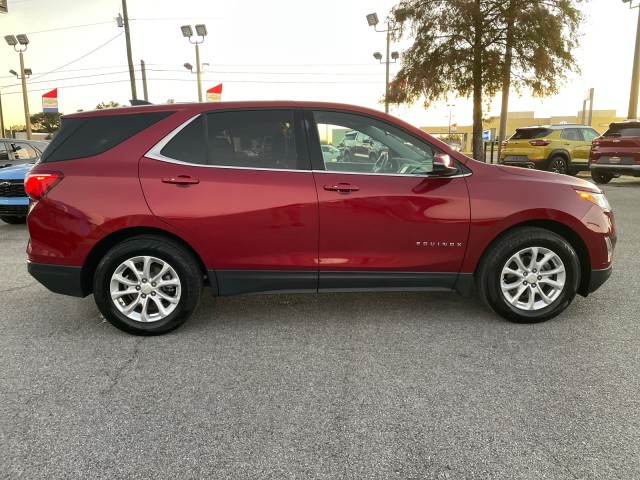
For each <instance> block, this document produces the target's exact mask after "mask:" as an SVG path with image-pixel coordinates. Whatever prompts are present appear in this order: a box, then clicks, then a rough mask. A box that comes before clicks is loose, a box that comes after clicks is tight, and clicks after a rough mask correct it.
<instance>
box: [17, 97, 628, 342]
mask: <svg viewBox="0 0 640 480" xmlns="http://www.w3.org/2000/svg"><path fill="white" fill-rule="evenodd" d="M338 129H340V131H344V130H345V129H347V130H348V129H351V130H357V131H360V132H363V133H365V134H366V135H368V136H370V137H371V138H372V139H373V140H374V141H377V142H380V143H381V144H383V145H385V148H387V152H383V153H382V154H381V155H380V157H379V158H378V159H377V160H376V161H375V162H374V163H363V162H352V163H345V162H333V161H327V162H325V161H324V159H323V155H322V149H321V140H320V139H321V138H323V137H324V138H327V137H330V136H331V132H332V131H334V130H335V131H336V132H337V131H338ZM336 136H337V134H336ZM265 138H270V142H269V146H270V148H268V149H265V148H263V145H264V139H265ZM25 189H26V191H27V193H28V194H29V196H30V198H31V205H30V211H29V216H28V227H29V235H30V239H29V243H28V246H27V253H28V257H29V263H28V269H29V272H30V273H31V274H32V275H33V276H34V277H35V278H36V279H37V280H39V281H40V282H41V283H42V284H43V285H45V286H46V287H47V288H49V289H50V290H52V291H54V292H58V293H62V294H66V295H73V296H78V297H84V296H86V295H89V294H91V293H93V295H94V297H95V300H96V303H97V305H98V307H99V309H100V311H101V312H102V313H103V314H104V316H105V318H106V319H107V320H108V321H109V322H111V323H112V324H113V325H115V326H116V327H118V328H120V329H122V330H124V331H127V332H130V333H134V334H139V335H153V334H160V333H165V332H168V331H170V330H172V329H174V328H177V327H178V326H179V325H181V324H182V323H183V322H184V321H185V320H186V319H187V318H188V317H189V316H190V315H191V314H192V313H193V311H194V309H195V308H196V306H197V304H198V300H199V297H200V295H201V291H202V288H203V286H208V287H209V288H210V290H211V292H212V294H213V295H236V294H248V293H261V292H269V293H273V292H307V293H309V292H348V291H389V290H414V291H416V290H419V291H422V290H439V291H457V292H459V293H461V294H463V295H467V294H469V293H470V292H471V290H472V287H473V286H474V285H475V286H476V288H477V291H478V293H479V295H480V296H481V297H482V298H483V299H484V301H485V302H486V304H487V305H488V306H489V307H491V308H492V309H493V310H494V311H495V312H497V313H498V314H500V315H502V316H503V317H504V318H507V319H509V320H511V321H514V322H522V323H531V322H541V321H545V320H548V319H550V318H552V317H554V316H556V315H558V314H559V313H560V312H562V311H563V310H564V309H565V308H566V307H567V306H568V305H569V304H570V303H571V301H572V300H573V299H574V297H575V294H576V293H579V294H581V295H583V296H586V295H588V294H589V293H591V292H593V291H595V290H596V289H597V288H598V287H599V286H600V285H601V284H602V283H603V282H605V281H606V279H607V278H608V277H609V275H610V274H611V270H612V255H613V249H614V245H615V242H616V231H615V227H614V219H613V213H612V212H611V209H610V207H609V204H608V202H607V200H606V198H605V196H604V194H603V192H602V191H601V190H600V189H598V188H597V187H596V186H595V185H593V184H592V183H590V182H587V181H584V180H580V179H576V178H572V177H568V176H558V175H555V174H550V173H547V172H539V171H533V170H527V169H521V168H511V167H505V166H498V165H487V164H484V163H480V162H476V161H474V160H471V159H469V158H467V157H465V156H463V155H461V154H459V153H458V152H455V151H454V150H452V149H451V148H449V147H448V146H447V145H445V144H444V143H442V142H439V141H438V140H436V139H434V138H433V137H431V136H430V135H428V134H426V133H425V132H423V131H421V130H419V129H417V128H415V127H413V126H411V125H409V124H407V123H405V122H403V121H401V120H398V119H396V118H394V117H391V116H389V115H386V114H383V113H380V112H377V111H374V110H370V109H365V108H360V107H354V106H348V105H342V104H327V103H315V102H314V103H312V102H238V103H235V102H228V103H227V102H225V103H217V104H214V103H198V104H173V105H157V106H146V107H129V108H123V109H109V110H102V111H94V112H81V113H76V114H73V115H67V116H64V117H63V118H62V127H61V129H60V131H59V133H58V134H57V136H56V137H55V139H54V140H53V141H52V142H51V144H50V146H49V147H48V148H47V150H46V151H45V153H44V155H43V156H42V158H41V159H40V161H39V162H38V163H37V164H36V166H35V167H34V168H33V169H32V170H31V171H30V172H29V174H28V176H27V181H26V186H25ZM541 192H543V193H544V194H541Z"/></svg>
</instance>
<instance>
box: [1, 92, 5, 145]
mask: <svg viewBox="0 0 640 480" xmlns="http://www.w3.org/2000/svg"><path fill="white" fill-rule="evenodd" d="M0 137H2V138H4V113H3V112H2V90H0Z"/></svg>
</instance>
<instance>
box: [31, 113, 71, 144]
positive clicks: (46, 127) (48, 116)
mask: <svg viewBox="0 0 640 480" xmlns="http://www.w3.org/2000/svg"><path fill="white" fill-rule="evenodd" d="M61 115H63V114H62V113H57V112H56V113H46V112H39V113H34V114H33V115H31V117H30V121H31V128H32V129H33V130H34V131H36V132H45V133H48V134H49V135H48V137H47V138H50V137H51V136H52V135H53V134H54V133H55V132H57V131H58V130H59V129H60V116H61Z"/></svg>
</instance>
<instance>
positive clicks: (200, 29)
mask: <svg viewBox="0 0 640 480" xmlns="http://www.w3.org/2000/svg"><path fill="white" fill-rule="evenodd" d="M195 28H196V35H197V36H198V37H201V38H202V40H200V41H198V40H195V41H193V40H191V37H193V30H192V29H191V25H183V26H182V27H180V30H181V31H182V36H184V37H187V38H188V39H189V42H190V43H193V44H194V45H195V46H196V70H197V75H198V101H199V102H202V78H201V76H200V48H199V45H200V44H201V43H202V42H204V37H206V36H207V26H206V25H204V24H202V23H201V24H198V25H196V27H195ZM187 65H189V67H187ZM184 66H185V68H188V69H189V70H191V69H192V68H193V67H192V66H191V64H187V63H185V64H184Z"/></svg>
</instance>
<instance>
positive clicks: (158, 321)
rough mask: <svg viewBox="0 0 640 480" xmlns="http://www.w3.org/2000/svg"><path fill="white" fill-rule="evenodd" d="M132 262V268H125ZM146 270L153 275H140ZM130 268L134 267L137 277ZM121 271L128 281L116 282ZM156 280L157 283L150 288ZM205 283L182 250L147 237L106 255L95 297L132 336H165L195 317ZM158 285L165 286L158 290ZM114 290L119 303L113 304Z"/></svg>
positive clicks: (96, 278)
mask: <svg viewBox="0 0 640 480" xmlns="http://www.w3.org/2000/svg"><path fill="white" fill-rule="evenodd" d="M129 260H130V261H131V262H133V263H125V262H128V261H129ZM145 264H146V265H149V266H148V270H149V275H145V273H144V272H141V271H139V270H138V269H139V268H143V266H144V265H145ZM127 265H134V268H135V269H136V271H135V272H134V270H133V269H132V268H131V267H130V266H127ZM165 267H166V268H167V269H166V270H165ZM116 270H118V271H119V277H118V278H120V279H123V280H122V281H120V282H119V281H118V280H117V279H116V278H115V277H114V274H115V273H116ZM161 272H165V273H164V274H161ZM140 277H143V278H140ZM144 277H149V278H144ZM154 277H155V280H156V281H157V283H156V282H153V283H151V281H152V280H154ZM202 277H203V272H202V270H201V268H200V265H199V264H198V262H197V261H196V259H195V258H194V257H193V255H191V253H189V252H188V251H186V250H185V249H184V248H183V247H182V246H180V245H179V244H177V243H175V242H173V241H171V240H169V239H166V238H163V237H160V236H154V235H144V236H138V237H133V238H130V239H128V240H125V241H123V242H121V243H119V244H117V245H116V246H115V247H113V248H112V249H111V250H109V252H107V254H106V255H105V256H104V257H103V259H102V260H101V261H100V264H99V265H98V268H97V269H96V272H95V276H94V279H93V295H94V298H95V301H96V304H97V306H98V308H99V309H100V311H101V312H102V314H103V315H104V317H105V318H106V319H107V320H108V321H109V322H110V323H111V324H112V325H113V326H115V327H116V328H118V329H120V330H122V331H123V332H127V333H131V334H133V335H145V336H148V335H162V334H164V333H167V332H170V331H171V330H174V329H176V328H178V327H179V326H180V325H182V324H183V323H184V322H186V321H187V319H188V318H189V317H190V316H191V314H192V313H193V312H194V311H195V309H196V307H197V306H198V301H199V300H200V294H201V292H202ZM159 280H163V281H164V282H165V283H166V285H165V286H161V285H159V283H160V281H159ZM123 287H126V290H123V289H122V288H123ZM112 289H114V290H115V295H117V300H116V299H113V298H112V295H111V291H112ZM125 291H127V292H128V291H131V293H124V292H125ZM118 292H122V294H119V293H118ZM116 302H118V303H117V305H116ZM132 306H133V307H135V308H133V310H131V311H130V312H129V313H128V315H127V314H126V312H124V310H126V309H127V308H131V307H132ZM138 307H140V311H138ZM161 308H162V309H164V310H166V311H162V310H161ZM136 317H140V318H136ZM144 317H146V318H147V319H148V321H144V320H143V318H144Z"/></svg>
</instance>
